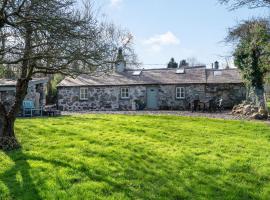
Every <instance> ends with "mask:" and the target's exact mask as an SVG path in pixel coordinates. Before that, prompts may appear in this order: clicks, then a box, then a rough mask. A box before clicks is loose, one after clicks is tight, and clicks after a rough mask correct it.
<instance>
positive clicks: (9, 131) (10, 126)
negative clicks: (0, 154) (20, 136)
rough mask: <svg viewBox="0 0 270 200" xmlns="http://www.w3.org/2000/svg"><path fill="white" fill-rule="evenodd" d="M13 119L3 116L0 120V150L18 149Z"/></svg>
mask: <svg viewBox="0 0 270 200" xmlns="http://www.w3.org/2000/svg"><path fill="white" fill-rule="evenodd" d="M14 123H15V118H10V117H8V116H5V117H4V118H2V119H1V122H0V124H1V129H0V149H2V150H6V151H8V150H13V149H17V148H19V147H20V145H19V142H18V141H17V139H16V136H15V132H14Z"/></svg>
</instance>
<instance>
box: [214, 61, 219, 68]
mask: <svg viewBox="0 0 270 200" xmlns="http://www.w3.org/2000/svg"><path fill="white" fill-rule="evenodd" d="M214 66H215V69H219V62H218V61H216V62H215V63H214Z"/></svg>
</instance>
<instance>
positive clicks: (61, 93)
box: [58, 86, 146, 111]
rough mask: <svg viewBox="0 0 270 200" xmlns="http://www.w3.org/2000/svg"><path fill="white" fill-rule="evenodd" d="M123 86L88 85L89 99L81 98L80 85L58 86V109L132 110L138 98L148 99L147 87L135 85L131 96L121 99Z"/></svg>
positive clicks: (131, 88) (131, 90) (131, 89)
mask: <svg viewBox="0 0 270 200" xmlns="http://www.w3.org/2000/svg"><path fill="white" fill-rule="evenodd" d="M120 89H121V87H110V86H108V87H88V100H80V87H64V88H58V109H60V110H64V111H82V110H131V109H132V102H133V101H134V100H136V99H141V100H143V101H145V100H146V98H145V97H146V87H144V86H133V87H129V89H130V98H128V99H121V97H120Z"/></svg>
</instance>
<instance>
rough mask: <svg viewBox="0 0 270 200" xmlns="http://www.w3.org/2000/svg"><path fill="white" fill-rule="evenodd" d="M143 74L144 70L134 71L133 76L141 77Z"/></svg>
mask: <svg viewBox="0 0 270 200" xmlns="http://www.w3.org/2000/svg"><path fill="white" fill-rule="evenodd" d="M141 73H142V70H140V71H139V70H138V71H134V72H133V73H132V75H133V76H140V75H141Z"/></svg>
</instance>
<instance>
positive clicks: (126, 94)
mask: <svg viewBox="0 0 270 200" xmlns="http://www.w3.org/2000/svg"><path fill="white" fill-rule="evenodd" d="M128 98H129V88H121V99H128Z"/></svg>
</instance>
